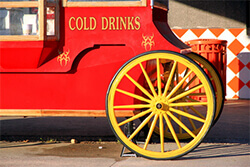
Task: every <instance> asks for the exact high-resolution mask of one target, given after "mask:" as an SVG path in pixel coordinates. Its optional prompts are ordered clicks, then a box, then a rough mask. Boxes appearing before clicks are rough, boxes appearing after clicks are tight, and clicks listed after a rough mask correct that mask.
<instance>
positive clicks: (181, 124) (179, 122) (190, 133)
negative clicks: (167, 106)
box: [167, 111, 196, 138]
mask: <svg viewBox="0 0 250 167" xmlns="http://www.w3.org/2000/svg"><path fill="white" fill-rule="evenodd" d="M167 114H168V115H169V116H170V117H171V118H172V120H174V121H175V122H176V123H177V124H178V125H180V126H181V127H182V128H183V129H184V130H185V131H186V132H187V133H188V134H189V135H190V136H192V137H193V138H195V137H196V136H195V134H194V133H193V132H192V131H191V130H189V129H188V127H186V125H184V124H183V123H182V122H181V121H180V120H178V118H176V117H175V116H174V115H173V114H172V113H171V112H169V111H168V112H167ZM171 133H172V132H171Z"/></svg>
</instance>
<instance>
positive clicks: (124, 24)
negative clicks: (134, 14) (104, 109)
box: [120, 17, 127, 30]
mask: <svg viewBox="0 0 250 167" xmlns="http://www.w3.org/2000/svg"><path fill="white" fill-rule="evenodd" d="M124 18H125V21H124V20H123V17H120V23H121V24H122V26H123V29H124V30H126V29H127V25H126V19H127V17H124ZM122 26H121V27H120V30H122Z"/></svg>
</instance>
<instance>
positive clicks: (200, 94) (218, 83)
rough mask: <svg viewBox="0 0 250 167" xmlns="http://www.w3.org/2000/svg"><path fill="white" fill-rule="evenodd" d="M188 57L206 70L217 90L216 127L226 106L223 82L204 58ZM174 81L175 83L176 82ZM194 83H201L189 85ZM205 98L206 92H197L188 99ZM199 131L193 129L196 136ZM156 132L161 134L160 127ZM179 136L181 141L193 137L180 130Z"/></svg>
mask: <svg viewBox="0 0 250 167" xmlns="http://www.w3.org/2000/svg"><path fill="white" fill-rule="evenodd" d="M186 56H188V57H189V58H191V59H192V60H194V61H196V62H197V63H198V64H199V65H200V66H201V67H202V68H203V69H204V70H205V72H206V73H207V75H208V76H209V78H210V81H211V82H212V85H213V88H214V90H215V95H216V112H215V116H214V120H213V125H214V124H215V123H216V122H217V121H218V119H219V117H220V115H221V112H222V109H223V106H224V100H225V94H224V89H223V84H222V80H221V78H220V76H219V74H218V72H217V70H216V69H215V67H214V66H213V65H212V64H211V63H210V62H209V61H208V60H207V59H205V58H204V57H202V56H200V55H198V54H196V53H189V54H187V55H186ZM178 71H181V70H176V72H175V76H177V75H180V74H177V73H178ZM174 80H175V81H176V82H178V77H177V78H176V79H174ZM174 80H173V82H174ZM192 82H199V81H197V79H193V80H190V82H189V85H191V84H192ZM204 97H205V96H204V92H201V91H200V92H196V94H193V95H192V96H189V97H188V98H189V100H191V101H193V102H198V100H197V99H200V100H201V99H203V100H204ZM180 100H182V101H187V97H184V98H182V99H180ZM190 107H191V106H190ZM192 107H193V106H192ZM191 109H192V108H191ZM183 110H185V111H188V110H187V109H186V108H183ZM151 124H152V122H149V123H148V127H150V126H151ZM193 127H194V126H193ZM199 130H200V128H199V127H195V128H193V129H192V132H193V133H194V134H197V133H198V132H199ZM154 132H155V133H156V134H159V133H160V131H159V127H157V126H156V127H155V129H154ZM164 133H165V137H166V138H168V139H173V136H172V135H171V132H170V131H168V130H166V131H165V132H164ZM177 136H178V138H179V139H184V140H185V139H190V138H192V136H190V135H189V134H188V133H183V131H181V130H180V133H178V134H177Z"/></svg>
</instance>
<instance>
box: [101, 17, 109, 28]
mask: <svg viewBox="0 0 250 167" xmlns="http://www.w3.org/2000/svg"><path fill="white" fill-rule="evenodd" d="M105 23H106V24H105ZM105 25H106V26H105ZM108 26H109V25H108V19H107V18H106V17H102V30H107V28H108Z"/></svg>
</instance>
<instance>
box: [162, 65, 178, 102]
mask: <svg viewBox="0 0 250 167" xmlns="http://www.w3.org/2000/svg"><path fill="white" fill-rule="evenodd" d="M176 65H177V62H176V61H175V62H174V64H173V67H172V69H171V72H170V74H169V77H168V80H167V84H166V86H165V88H164V92H163V96H164V97H165V96H166V95H167V92H168V89H169V86H170V84H171V83H172V80H173V76H174V72H175V68H176Z"/></svg>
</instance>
